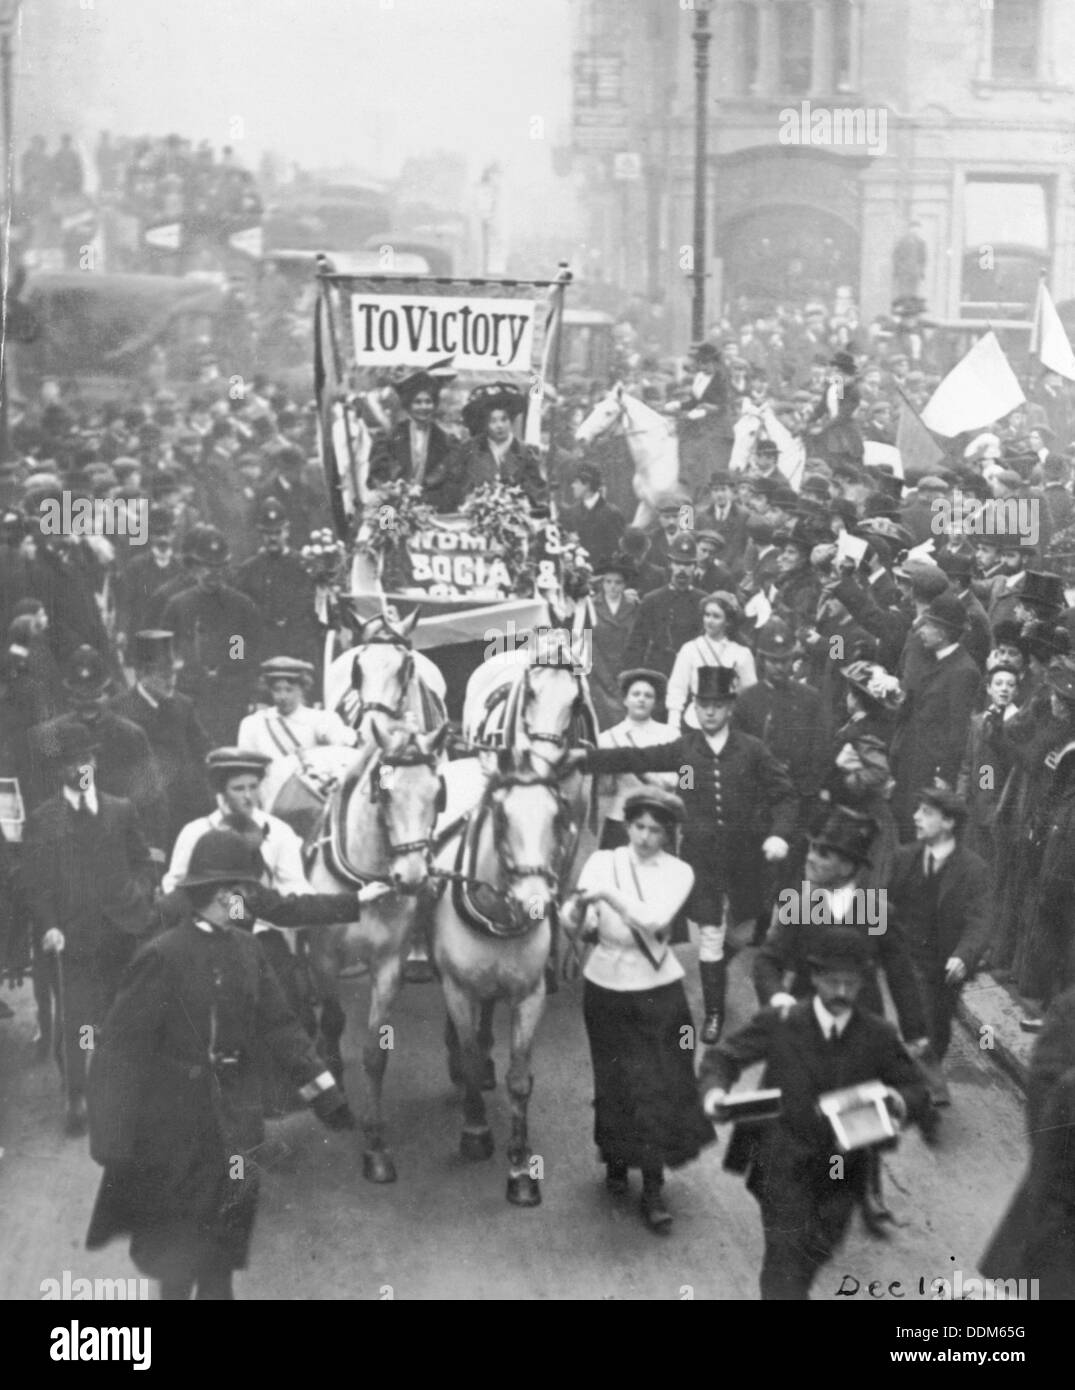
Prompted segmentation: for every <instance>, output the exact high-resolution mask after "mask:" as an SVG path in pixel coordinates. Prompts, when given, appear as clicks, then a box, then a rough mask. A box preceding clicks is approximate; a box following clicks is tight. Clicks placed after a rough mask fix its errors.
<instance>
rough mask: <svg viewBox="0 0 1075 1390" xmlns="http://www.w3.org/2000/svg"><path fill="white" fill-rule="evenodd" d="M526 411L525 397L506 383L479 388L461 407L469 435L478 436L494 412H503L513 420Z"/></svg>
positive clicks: (496, 383)
mask: <svg viewBox="0 0 1075 1390" xmlns="http://www.w3.org/2000/svg"><path fill="white" fill-rule="evenodd" d="M525 409H526V395H525V394H524V393H523V392H522V391H520V390H519V388H518V387H517V386H513V385H512V384H511V383H510V382H507V381H498V382H493V383H491V384H490V385H488V386H479V387H478V388H477V390H476V391H472V392H471V393H470V396H469V398H468V400H467V403H466V405H465V406H464V407H463V410H462V415H463V424H464V425H466V427H467V429H468V430H469V431H470V433H471V434H472V435H473V434H480V433H481V432H482V430H484V429H485V427H486V425H487V424H488V423H489V416H490V415H491V414H492V412H493V411H494V410H504V411H506V412H507V414H508V416H509V417H510V418H511V419H512V420H514V419H516V418H517V417H518V416H519V415H521V414H522V413H523V411H524V410H525Z"/></svg>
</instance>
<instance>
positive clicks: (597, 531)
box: [560, 463, 627, 573]
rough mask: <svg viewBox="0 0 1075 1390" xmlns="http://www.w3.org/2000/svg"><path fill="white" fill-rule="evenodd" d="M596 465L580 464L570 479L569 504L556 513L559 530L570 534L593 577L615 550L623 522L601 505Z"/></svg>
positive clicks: (618, 513)
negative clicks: (581, 548) (586, 558)
mask: <svg viewBox="0 0 1075 1390" xmlns="http://www.w3.org/2000/svg"><path fill="white" fill-rule="evenodd" d="M602 484H603V480H602V477H601V470H600V468H598V466H597V464H596V463H580V464H579V465H578V467H577V468H576V469H575V473H574V476H573V478H572V479H571V496H572V504H571V506H570V507H565V508H564V509H563V510H562V511H561V513H560V526H561V529H562V530H564V531H573V532H574V533H575V535H576V536H578V538H579V541H580V542H581V543H582V545H583V546H585V548H586V552H587V554H588V555H589V557H590V564H591V565H592V566H593V568H594V571H595V573H596V572H597V571H598V570H599V568H600V566H601V565H603V564H604V563H605V561H606V560H609V559H611V557H612V556H613V555H614V554H615V553H616V551H617V550H618V549H619V544H620V537H621V536H622V535H623V532H624V528H625V527H626V525H627V522H626V521H625V520H624V516H623V513H622V512H621V511H620V509H619V508H618V507H613V506H612V505H611V504H610V503H608V502H606V501H605V498H604V496H603V494H602V491H601V488H602Z"/></svg>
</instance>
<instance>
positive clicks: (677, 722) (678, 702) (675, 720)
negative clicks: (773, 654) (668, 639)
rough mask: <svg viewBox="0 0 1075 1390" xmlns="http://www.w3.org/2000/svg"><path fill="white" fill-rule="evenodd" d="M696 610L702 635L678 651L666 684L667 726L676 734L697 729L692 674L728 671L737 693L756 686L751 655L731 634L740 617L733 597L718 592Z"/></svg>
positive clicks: (739, 610)
mask: <svg viewBox="0 0 1075 1390" xmlns="http://www.w3.org/2000/svg"><path fill="white" fill-rule="evenodd" d="M699 607H700V608H701V610H702V635H701V637H693V638H692V639H691V640H690V641H689V642H684V644H683V646H682V647H680V649H679V651H678V652H677V653H676V660H675V664H674V665H673V667H672V674H671V676H670V677H669V680H668V701H667V703H668V723H669V724H670V725H671V727H672V728H674V729H677V730H678V729H680V728H682V727H683V725H686V726H687V727H688V728H690V729H697V727H698V720H697V718H696V716H695V713H694V710H693V709H692V708H691V707H690V698H691V691H692V690H693V689H694V676H695V672H696V671H697V670H698V668H699V667H700V666H728V667H731V668H732V669H733V670H734V671H735V674H736V690H737V691H740V692H741V691H744V690H746V689H747V687H748V686H751V685H756V684H757V683H758V675H757V672H756V671H755V669H754V655H753V653H752V652H751V650H750V648H749V647H744V646H743V645H742V643H740V642H736V641H734V640H733V636H732V634H733V632H734V630H735V627H736V624H737V623H738V622H739V619H740V617H741V616H742V610H741V609H740V607H739V604H738V602H737V601H736V598H735V595H734V594H729V593H727V592H726V591H725V590H723V589H720V590H718V591H717V592H716V593H715V594H709V595H708V596H707V597H706V598H704V599H703V600H702V602H701V604H700V605H699Z"/></svg>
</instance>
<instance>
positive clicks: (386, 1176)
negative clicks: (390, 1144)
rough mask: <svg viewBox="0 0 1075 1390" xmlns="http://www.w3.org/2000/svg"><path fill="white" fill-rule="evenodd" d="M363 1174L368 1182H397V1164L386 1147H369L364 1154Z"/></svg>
mask: <svg viewBox="0 0 1075 1390" xmlns="http://www.w3.org/2000/svg"><path fill="white" fill-rule="evenodd" d="M362 1176H363V1177H364V1178H365V1179H366V1180H367V1181H368V1182H395V1180H396V1165H395V1164H394V1163H393V1162H392V1155H391V1154H388V1153H385V1151H384V1149H367V1150H366V1152H365V1153H364V1154H363V1155H362Z"/></svg>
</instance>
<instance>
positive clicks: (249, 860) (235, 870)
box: [177, 829, 264, 888]
mask: <svg viewBox="0 0 1075 1390" xmlns="http://www.w3.org/2000/svg"><path fill="white" fill-rule="evenodd" d="M263 872H264V865H263V863H262V860H261V856H260V854H259V853H258V851H257V850H256V849H253V848H252V847H251V846H250V845H248V844H247V842H246V840H244V839H243V837H242V836H241V835H240V834H239V832H238V831H236V830H224V829H221V830H207V831H206V832H205V834H204V835H202V837H201V838H200V839H199V840H198V841H197V843H196V844H195V846H194V848H193V849H192V850H191V852H190V861H189V862H188V864H187V871H186V873H185V874H184V875H183V877H182V878H181V879H180V880H179V883H178V884H177V887H179V888H200V887H202V886H203V885H204V884H209V883H260V881H261V876H262V873H263Z"/></svg>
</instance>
